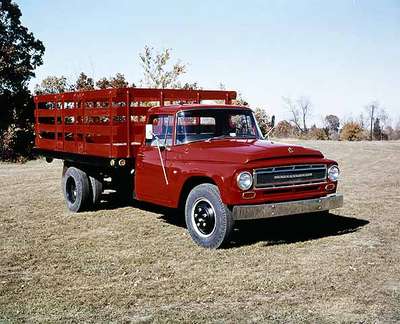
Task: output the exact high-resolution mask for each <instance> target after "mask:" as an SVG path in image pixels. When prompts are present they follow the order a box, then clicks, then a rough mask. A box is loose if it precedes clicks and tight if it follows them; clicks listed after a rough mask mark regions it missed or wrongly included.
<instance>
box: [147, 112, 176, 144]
mask: <svg viewBox="0 0 400 324" xmlns="http://www.w3.org/2000/svg"><path fill="white" fill-rule="evenodd" d="M150 124H151V125H152V126H153V127H152V128H153V138H152V139H151V140H146V145H148V146H157V145H160V146H171V145H172V130H173V127H174V116H172V115H156V116H152V117H151V118H150Z"/></svg>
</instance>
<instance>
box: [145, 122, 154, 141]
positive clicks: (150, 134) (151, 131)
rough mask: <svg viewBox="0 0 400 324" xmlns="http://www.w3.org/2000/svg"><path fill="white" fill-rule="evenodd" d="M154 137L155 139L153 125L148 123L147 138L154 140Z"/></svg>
mask: <svg viewBox="0 0 400 324" xmlns="http://www.w3.org/2000/svg"><path fill="white" fill-rule="evenodd" d="M152 139H153V125H152V124H146V140H152Z"/></svg>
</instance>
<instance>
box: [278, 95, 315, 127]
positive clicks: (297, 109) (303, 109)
mask: <svg viewBox="0 0 400 324" xmlns="http://www.w3.org/2000/svg"><path fill="white" fill-rule="evenodd" d="M282 99H283V101H284V103H285V105H286V108H287V109H288V110H289V112H290V113H291V115H292V117H291V119H290V121H291V122H292V123H293V124H294V125H295V126H296V127H297V128H298V129H299V130H300V131H301V132H302V133H307V130H308V129H307V119H308V117H310V114H311V101H310V99H309V98H308V97H300V98H298V99H297V100H296V101H293V100H292V99H291V98H289V97H283V98H282Z"/></svg>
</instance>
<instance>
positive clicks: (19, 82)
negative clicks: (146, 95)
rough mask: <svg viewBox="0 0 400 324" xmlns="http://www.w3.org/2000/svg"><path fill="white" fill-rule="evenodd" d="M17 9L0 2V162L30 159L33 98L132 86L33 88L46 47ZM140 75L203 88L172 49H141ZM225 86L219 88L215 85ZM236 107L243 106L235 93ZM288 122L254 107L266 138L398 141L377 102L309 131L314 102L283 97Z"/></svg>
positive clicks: (149, 82)
mask: <svg viewBox="0 0 400 324" xmlns="http://www.w3.org/2000/svg"><path fill="white" fill-rule="evenodd" d="M21 15H22V14H21V11H20V9H19V7H18V5H17V4H16V3H14V2H12V0H0V160H8V161H21V160H26V159H29V158H32V157H33V152H32V148H33V143H34V114H33V113H34V103H33V94H45V93H50V94H55V93H62V92H67V91H79V90H92V89H107V88H121V87H128V86H130V87H135V86H136V84H135V83H132V82H129V81H128V80H126V78H125V75H124V74H122V73H116V74H115V75H113V76H108V77H106V76H104V77H101V78H99V79H98V80H94V79H93V77H90V76H89V75H88V74H86V73H84V72H81V73H80V74H79V75H78V77H77V79H76V80H72V81H71V80H69V79H68V78H67V77H66V76H63V75H61V76H54V75H53V76H48V77H46V78H44V79H43V80H41V82H39V83H38V84H36V86H35V87H34V91H33V92H34V93H33V94H32V93H31V91H30V90H29V88H28V85H29V81H30V80H31V78H32V77H34V76H35V74H34V71H35V69H36V68H37V67H38V66H40V65H42V64H43V60H42V57H43V54H44V52H45V47H44V45H43V43H42V42H41V41H40V40H38V39H36V38H35V37H34V35H33V34H32V33H31V32H29V30H28V29H27V28H26V27H25V26H23V25H22V24H21V19H20V18H21ZM139 63H140V65H141V67H142V71H143V77H142V79H141V80H139V82H138V84H139V86H141V87H149V88H177V89H202V88H201V86H200V85H199V83H197V82H194V83H188V82H186V83H185V82H182V81H181V76H182V75H184V74H185V73H186V72H187V64H185V63H182V62H181V61H180V60H177V61H175V62H173V60H172V52H171V49H164V50H161V51H157V50H155V49H154V48H152V47H150V46H145V47H144V49H143V51H142V52H141V53H140V54H139ZM219 87H220V88H221V89H222V88H224V85H223V84H220V86H219ZM234 104H238V105H244V106H247V105H248V103H247V102H246V100H244V99H243V98H242V96H241V95H240V93H239V96H238V99H237V100H236V101H235V102H234ZM283 104H284V106H285V107H286V109H287V111H288V112H289V113H290V116H291V118H289V119H288V120H282V121H280V122H278V123H277V124H276V125H275V117H274V116H269V115H268V114H267V112H266V110H265V109H262V108H256V109H255V110H254V111H255V116H256V119H257V121H258V123H259V125H260V128H261V130H262V132H263V134H264V135H266V136H267V137H299V138H305V139H307V138H313V139H321V140H328V139H331V140H364V139H369V140H391V139H400V122H399V123H398V124H397V125H396V127H395V128H392V126H391V125H390V123H389V118H388V115H387V113H386V112H385V110H384V109H383V108H382V107H380V105H379V103H377V102H373V103H371V104H369V105H367V106H366V108H365V113H366V117H364V115H361V116H360V118H359V119H358V120H348V121H340V119H339V118H338V117H337V116H335V115H327V116H326V117H325V118H324V126H323V127H320V128H319V127H317V126H316V125H312V126H311V127H309V125H308V121H309V119H310V116H311V111H312V104H311V100H310V99H309V98H308V97H300V98H298V99H296V100H293V99H292V98H288V97H287V98H286V97H285V98H283Z"/></svg>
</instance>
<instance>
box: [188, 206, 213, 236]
mask: <svg viewBox="0 0 400 324" xmlns="http://www.w3.org/2000/svg"><path fill="white" fill-rule="evenodd" d="M192 219H193V223H194V224H193V225H194V226H195V228H196V229H197V231H198V232H200V233H201V234H202V235H204V236H209V235H210V234H211V233H212V232H213V231H214V228H215V211H214V208H213V207H212V205H211V203H210V202H209V201H207V200H205V199H201V200H199V201H197V202H196V203H195V204H194V207H193V209H192Z"/></svg>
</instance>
